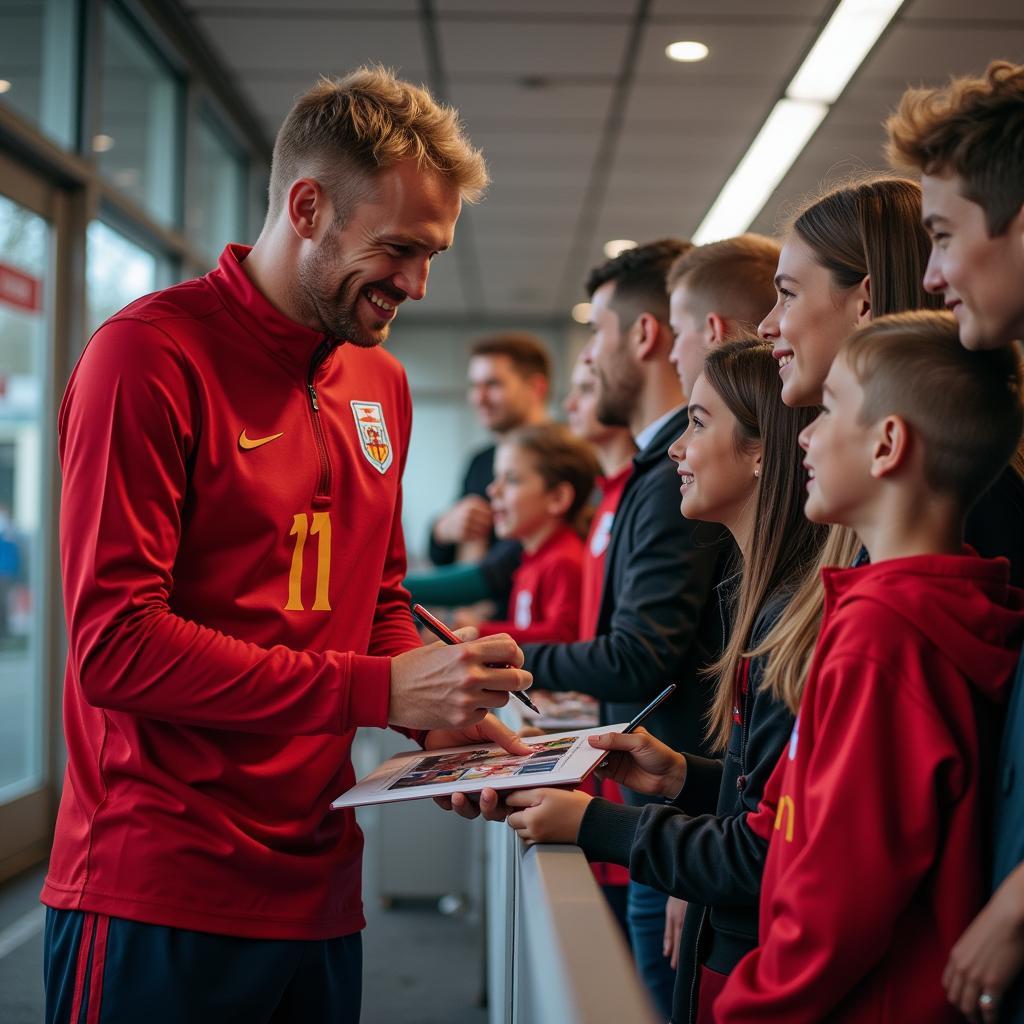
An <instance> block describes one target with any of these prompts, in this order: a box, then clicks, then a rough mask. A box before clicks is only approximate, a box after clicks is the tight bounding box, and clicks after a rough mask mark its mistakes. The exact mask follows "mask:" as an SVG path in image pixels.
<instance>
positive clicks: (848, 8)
mask: <svg viewBox="0 0 1024 1024" xmlns="http://www.w3.org/2000/svg"><path fill="white" fill-rule="evenodd" d="M902 4H903V0H843V2H842V3H841V4H840V5H839V6H838V7H837V8H836V10H835V13H834V14H833V15H832V17H831V18H829V22H828V24H827V25H826V26H825V28H824V29H822V32H821V35H820V36H818V38H817V40H816V42H815V44H814V46H813V47H812V48H811V52H810V53H809V54H807V56H806V57H805V58H804V62H803V64H801V65H800V69H799V70H798V71H797V73H796V75H795V76H794V77H793V81H792V82H790V83H789V88H788V89H787V90H786V95H787V96H788V97H789V98H790V99H794V100H821V101H822V102H823V103H835V101H836V100H837V99H838V98H839V94H840V93H841V92H842V91H843V89H845V88H846V83H847V82H849V80H850V79H851V78H852V77H853V73H854V72H855V71H856V70H857V68H859V67H860V65H861V62H862V61H863V60H864V58H865V57H866V56H867V55H868V52H869V51H870V49H871V47H872V46H874V45H875V43H876V42H878V37H879V36H880V35H881V34H882V33H883V32H884V31H885V28H886V26H887V25H888V24H889V22H890V21H892V17H893V15H894V14H895V13H896V12H897V11H898V10H899V9H900V7H901V6H902Z"/></svg>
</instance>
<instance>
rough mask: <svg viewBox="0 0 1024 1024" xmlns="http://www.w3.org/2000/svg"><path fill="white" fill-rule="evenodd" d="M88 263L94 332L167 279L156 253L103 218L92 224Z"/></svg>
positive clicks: (87, 270) (87, 251) (90, 317)
mask: <svg viewBox="0 0 1024 1024" xmlns="http://www.w3.org/2000/svg"><path fill="white" fill-rule="evenodd" d="M85 266H86V270H85V278H86V282H85V283H86V298H87V301H88V305H89V325H88V326H89V333H90V334H91V333H92V332H93V331H95V330H96V328H97V327H99V325H100V324H101V323H103V321H104V320H106V319H107V318H108V317H110V316H113V315H114V314H115V313H116V312H117V311H118V310H119V309H123V308H124V307H125V306H127V305H128V303H129V302H134V301H135V300H136V299H137V298H139V297H140V296H142V295H148V294H149V293H150V292H152V291H156V289H157V288H159V287H160V285H161V284H163V283H164V275H163V274H161V272H160V271H161V267H160V261H159V259H158V258H157V257H156V256H155V255H154V254H153V253H151V252H150V251H149V250H148V249H144V248H143V247H142V246H141V245H138V244H137V243H135V242H133V241H132V240H131V239H129V238H125V236H124V235H122V234H121V233H120V232H119V231H115V230H114V229H113V228H112V227H109V226H108V225H106V224H104V223H103V222H102V221H99V220H94V221H92V222H91V223H90V224H89V231H88V236H87V242H86V256H85Z"/></svg>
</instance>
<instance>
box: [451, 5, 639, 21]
mask: <svg viewBox="0 0 1024 1024" xmlns="http://www.w3.org/2000/svg"><path fill="white" fill-rule="evenodd" d="M434 9H435V10H436V11H437V12H438V14H440V15H446V14H472V15H473V16H474V17H480V16H483V17H497V18H500V17H506V18H507V17H508V16H509V15H538V14H539V15H543V16H545V17H551V18H562V17H571V18H574V19H581V20H585V19H587V18H593V17H595V16H597V17H600V18H602V19H603V20H607V19H608V18H609V17H614V18H618V19H619V20H621V21H623V22H628V21H629V20H630V19H631V16H632V5H631V4H627V3H623V0H434Z"/></svg>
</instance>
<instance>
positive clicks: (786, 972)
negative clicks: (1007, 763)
mask: <svg viewBox="0 0 1024 1024" xmlns="http://www.w3.org/2000/svg"><path fill="white" fill-rule="evenodd" d="M1022 423H1024V414H1022V407H1021V368H1020V364H1019V360H1018V357H1017V356H1016V354H1015V353H1014V352H1013V351H1012V350H1010V349H1002V350H994V351H989V352H968V351H966V350H965V349H964V348H963V347H962V346H961V345H960V344H959V340H958V336H957V325H956V322H955V320H954V318H953V317H952V316H950V315H948V314H945V313H902V314H897V315H895V316H889V317H881V318H879V319H877V320H875V321H874V322H873V323H872V324H871V325H870V326H868V327H865V328H863V329H861V330H859V331H857V332H856V333H855V334H854V335H853V336H852V337H851V338H850V339H849V340H848V341H847V343H846V344H845V345H844V347H843V348H842V349H841V351H840V354H839V355H838V357H837V358H836V360H835V362H834V363H833V365H832V369H831V370H830V372H829V374H828V378H827V379H826V382H825V388H824V409H823V411H822V413H821V415H820V416H819V417H818V419H817V420H815V421H814V423H813V424H812V425H811V426H810V427H808V428H807V429H806V430H805V431H804V433H803V435H801V446H802V447H803V448H804V450H805V451H806V458H805V466H806V468H807V470H808V476H809V478H810V479H809V481H808V485H807V486H808V496H807V504H806V508H805V511H806V514H807V516H808V518H809V519H811V520H812V521H814V522H823V523H839V524H842V525H845V526H848V527H851V528H852V529H854V530H855V531H856V532H857V534H858V535H859V536H860V538H861V540H862V541H863V542H864V545H865V547H866V548H867V551H868V553H869V555H870V557H871V564H870V565H865V566H862V567H859V568H854V569H827V570H825V573H824V585H825V611H824V616H823V619H822V624H821V632H820V635H819V638H818V644H817V647H816V649H815V653H814V657H813V659H812V662H811V665H810V669H809V673H808V679H807V684H806V688H805V690H804V694H803V699H802V702H801V705H800V714H799V716H798V718H797V720H796V724H795V726H794V728H793V733H792V736H791V738H790V742H789V745H788V747H787V750H786V752H785V753H784V754H783V757H782V759H781V760H780V762H779V765H778V767H777V768H776V770H775V772H774V773H773V775H772V778H771V779H770V780H769V784H768V787H767V789H766V793H765V798H764V801H763V803H762V805H761V808H760V809H759V810H758V812H757V813H756V814H754V815H752V816H751V818H750V826H751V828H752V830H754V831H755V832H757V833H758V834H760V835H761V836H762V837H763V838H765V839H767V840H768V841H769V850H768V858H767V862H766V864H765V869H764V875H763V879H762V888H761V902H760V924H759V942H760V945H759V946H758V948H757V949H756V950H754V951H753V952H752V953H750V954H749V955H748V956H747V957H745V958H744V959H743V960H742V961H741V962H740V964H739V965H738V966H737V968H736V970H735V971H734V972H733V974H732V975H731V976H730V979H729V981H728V982H727V984H726V986H725V989H724V991H723V992H722V994H721V996H720V997H719V998H718V1000H717V1001H716V1002H715V1004H714V1011H715V1018H716V1020H717V1021H720V1022H722V1024H736V1022H740V1021H757V1022H759V1024H764V1022H771V1021H778V1022H785V1024H800V1022H802V1021H807V1022H810V1021H822V1020H826V1019H827V1020H829V1021H843V1022H858V1024H859V1022H864V1024H867V1022H869V1021H870V1022H872V1024H887V1022H888V1024H910V1022H916V1021H920V1022H928V1024H936V1022H941V1021H954V1020H961V1019H962V1018H961V1017H960V1015H959V1013H958V1012H957V1011H956V1010H955V1009H954V1008H953V1007H952V1006H950V1005H949V1003H948V1002H947V1001H946V996H945V992H944V991H943V986H942V972H943V967H944V966H945V964H946V960H947V958H948V956H949V951H950V948H951V947H952V945H953V943H954V942H955V941H956V940H957V938H958V937H959V935H960V934H961V932H962V931H963V929H964V927H965V926H966V925H967V924H968V923H969V922H970V920H971V919H972V917H973V916H974V914H976V913H977V911H978V909H979V908H980V906H981V904H982V903H983V902H984V897H985V886H986V867H985V865H986V850H985V843H984V839H983V837H984V835H985V834H986V829H985V823H984V813H985V811H986V806H987V802H988V801H987V796H988V793H989V791H990V786H991V779H990V776H991V774H992V768H993V764H992V763H991V762H992V759H993V757H994V754H995V749H996V739H997V735H998V734H997V732H996V729H997V718H998V711H999V707H1000V706H1001V705H1002V704H1003V703H1004V701H1005V698H1006V693H1007V690H1008V688H1009V683H1010V679H1011V677H1012V674H1013V669H1014V665H1015V662H1016V655H1017V651H1018V650H1019V648H1020V644H1021V640H1022V639H1024V593H1022V592H1021V591H1019V590H1016V589H1014V588H1013V587H1011V586H1010V585H1009V583H1008V579H1009V576H1008V571H1009V570H1008V563H1007V561H1006V560H1005V559H1002V558H998V559H991V560H989V559H981V558H978V557H977V556H976V555H975V554H974V552H973V551H972V550H971V549H970V548H964V547H963V545H962V537H963V523H964V517H965V514H966V512H967V511H968V509H969V508H970V506H971V504H972V502H973V501H974V499H975V498H976V497H977V496H978V495H979V494H981V493H982V492H983V491H984V490H985V489H986V487H988V486H989V484H990V483H991V482H992V481H993V480H994V479H995V478H996V476H997V475H998V474H999V473H1000V472H1001V471H1002V469H1003V468H1004V467H1005V465H1006V464H1007V462H1008V461H1009V459H1010V457H1011V455H1012V453H1013V451H1014V449H1015V448H1016V446H1017V443H1018V440H1019V438H1020V436H1021V429H1022Z"/></svg>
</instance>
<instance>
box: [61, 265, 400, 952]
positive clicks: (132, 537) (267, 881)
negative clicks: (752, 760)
mask: <svg viewBox="0 0 1024 1024" xmlns="http://www.w3.org/2000/svg"><path fill="white" fill-rule="evenodd" d="M247 253H248V250H247V249H245V248H243V247H241V246H229V247H228V249H226V250H225V252H224V254H223V255H222V256H221V259H220V263H219V266H218V267H217V269H216V270H214V271H213V272H211V273H210V274H207V275H206V276H205V277H203V278H200V279H198V280H195V281H188V282H186V283H184V284H181V285H178V286H177V287H174V288H170V289H168V290H166V291H163V292H158V293H156V294H154V295H150V296H147V297H145V298H142V299H140V300H138V301H137V302H135V303H133V304H132V305H130V306H128V307H127V308H126V309H124V310H122V311H121V312H120V313H118V314H117V315H116V316H114V317H113V318H111V319H110V320H108V321H107V323H106V324H104V325H103V326H102V327H101V328H100V329H99V330H98V331H97V332H96V334H95V335H94V336H93V338H92V339H91V341H90V342H89V345H88V346H87V348H86V350H85V352H84V354H83V355H82V358H81V360H80V361H79V363H78V366H77V367H76V368H75V371H74V373H73V374H72V376H71V380H70V382H69V384H68V388H67V392H66V394H65V396H64V401H63V404H62V406H61V410H60V420H59V439H60V440H59V449H60V459H61V466H62V469H63V496H62V501H61V518H60V526H61V563H62V569H63V577H64V597H65V608H66V615H67V628H68V663H67V673H66V678H65V687H64V723H65V733H66V737H67V747H68V766H67V773H66V776H65V783H64V793H63V797H62V800H61V805H60V812H59V815H58V819H57V829H56V837H55V839H54V845H53V853H52V856H51V860H50V868H49V874H48V877H47V879H46V883H45V886H44V888H43V893H42V899H43V902H44V903H46V904H47V905H49V906H51V907H55V908H61V909H80V910H87V911H94V912H98V913H103V914H109V915H111V916H116V917H124V918H130V919H133V920H136V921H143V922H149V923H154V924H162V925H170V926H174V927H179V928H187V929H195V930H200V931H208V932H217V933H221V934H229V935H237V936H249V937H265V938H292V939H315V938H325V937H330V936H338V935H344V934H347V933H350V932H353V931H356V930H358V929H359V928H361V927H363V924H364V920H363V914H362V904H361V900H360V860H361V851H362V835H361V833H360V831H359V829H358V828H357V826H356V824H355V820H354V818H353V816H352V813H351V812H349V811H344V812H336V811H330V810H329V806H330V803H331V801H332V800H333V799H334V798H335V797H336V796H338V794H339V793H341V792H342V791H343V790H345V789H346V788H348V787H349V786H350V785H351V783H352V781H353V772H352V766H351V763H350V758H349V749H350V746H351V742H352V737H353V734H354V730H355V728H356V726H384V725H385V724H386V723H387V717H388V693H389V679H390V656H391V655H395V654H398V653H400V652H403V651H406V650H409V649H411V648H414V647H418V646H419V644H420V641H419V639H418V636H417V634H416V630H415V628H414V626H413V624H412V620H411V618H410V615H409V611H408V594H407V592H406V591H405V590H403V589H402V587H401V580H402V578H403V575H404V573H405V549H404V543H403V539H402V530H401V475H402V470H403V466H404V462H405V457H406V451H407V449H408V440H409V430H410V419H411V406H410V398H409V390H408V385H407V383H406V379H405V374H404V372H403V371H402V369H401V368H400V366H399V365H398V363H397V362H396V361H395V360H394V359H393V358H392V357H391V356H390V355H388V354H386V353H385V352H383V351H382V350H380V349H360V348H357V347H356V346H354V345H342V346H340V347H336V346H334V345H333V344H332V343H331V342H329V341H328V340H326V339H325V338H324V337H323V336H322V335H319V334H318V333H317V332H315V331H313V330H310V329H308V328H305V327H302V326H299V325H297V324H295V323H293V322H292V321H290V320H288V319H287V318H286V317H284V316H283V315H282V314H281V313H279V312H278V311H277V310H275V309H274V308H273V307H272V306H271V305H270V303H269V302H267V300H266V299H265V298H264V297H263V296H262V295H261V293H260V292H259V291H258V290H257V289H256V288H255V287H254V286H253V285H252V283H251V282H250V281H249V279H248V277H247V276H246V274H245V271H244V270H243V268H242V260H244V258H245V256H246V255H247Z"/></svg>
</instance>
